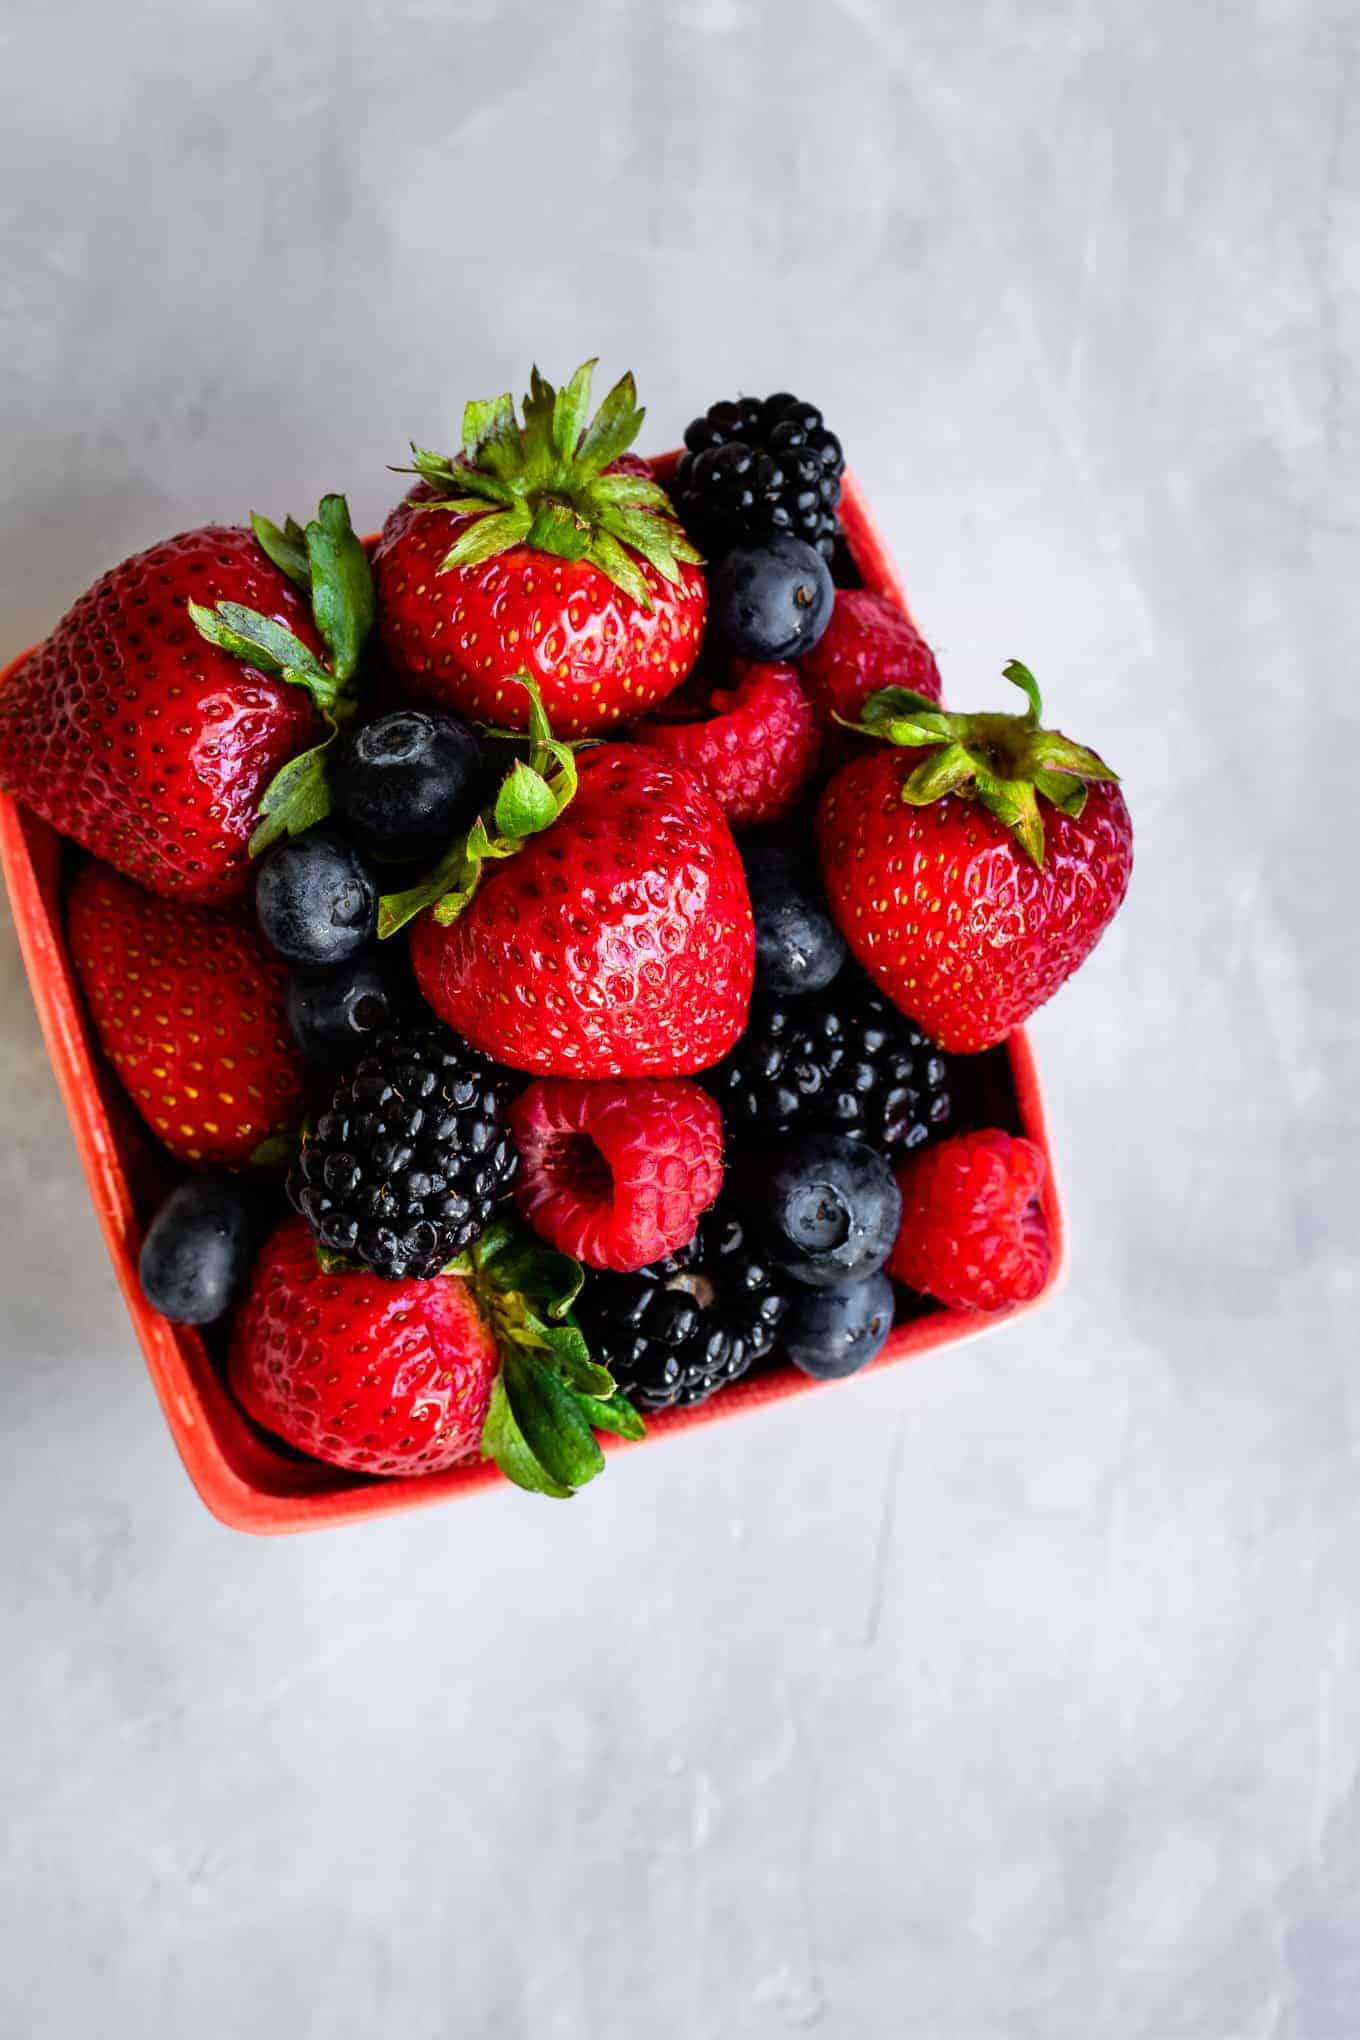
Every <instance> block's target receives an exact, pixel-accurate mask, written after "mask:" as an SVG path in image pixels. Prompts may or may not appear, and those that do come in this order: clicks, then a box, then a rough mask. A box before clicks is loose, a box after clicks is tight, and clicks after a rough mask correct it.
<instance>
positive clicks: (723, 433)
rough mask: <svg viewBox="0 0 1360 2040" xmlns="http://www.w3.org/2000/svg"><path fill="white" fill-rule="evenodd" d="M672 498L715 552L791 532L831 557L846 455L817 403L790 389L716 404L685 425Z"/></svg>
mask: <svg viewBox="0 0 1360 2040" xmlns="http://www.w3.org/2000/svg"><path fill="white" fill-rule="evenodd" d="M685 449H686V450H685V452H684V453H683V454H682V455H681V458H680V465H679V467H678V468H677V469H676V473H675V480H674V482H673V484H672V485H671V490H670V494H671V500H672V501H673V503H674V504H675V508H676V511H677V512H678V514H679V517H680V521H681V522H682V524H683V525H684V526H685V529H686V530H687V531H688V533H689V535H690V537H691V538H692V539H693V540H694V541H695V543H696V544H697V545H698V546H699V547H700V548H701V550H702V551H703V552H704V553H705V554H706V556H707V557H708V558H709V559H710V560H717V559H719V558H721V556H722V555H723V554H724V553H725V552H729V551H730V550H731V549H732V547H733V546H738V545H758V544H760V543H761V542H762V541H763V540H765V539H769V538H773V537H775V536H776V535H777V534H779V533H781V532H783V533H787V534H788V536H789V537H791V538H801V539H803V540H805V541H806V543H807V544H808V545H812V546H815V547H816V548H817V551H818V552H819V553H820V554H821V555H822V558H823V559H824V560H826V561H827V562H828V563H830V561H831V558H832V556H833V554H834V553H835V550H836V539H837V537H838V536H839V533H840V523H839V520H838V519H837V516H836V505H837V504H838V503H839V502H840V499H841V476H842V474H843V473H844V471H845V455H844V454H843V453H842V452H841V444H840V441H839V440H838V439H837V437H836V435H835V433H834V432H828V431H827V429H826V427H825V425H824V424H823V423H822V414H821V412H820V411H819V410H818V409H817V408H816V406H815V405H814V404H805V403H803V402H802V401H801V400H800V399H799V398H798V397H791V396H789V395H788V393H787V392H786V391H782V390H781V391H780V392H779V393H778V394H777V395H776V396H773V397H765V398H764V399H763V400H762V399H760V398H756V397H739V398H737V400H736V402H735V403H722V404H710V405H709V407H708V409H707V411H705V413H704V415H703V417H702V418H696V419H695V420H694V421H693V423H692V424H691V425H690V426H689V427H688V428H687V430H686V432H685Z"/></svg>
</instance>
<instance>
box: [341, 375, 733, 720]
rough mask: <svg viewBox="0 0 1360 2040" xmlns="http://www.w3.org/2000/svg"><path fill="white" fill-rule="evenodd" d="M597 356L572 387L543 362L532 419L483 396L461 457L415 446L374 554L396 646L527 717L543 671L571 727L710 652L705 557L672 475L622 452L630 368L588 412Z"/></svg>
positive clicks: (474, 708) (496, 708)
mask: <svg viewBox="0 0 1360 2040" xmlns="http://www.w3.org/2000/svg"><path fill="white" fill-rule="evenodd" d="M593 367H594V363H593V362H587V363H586V364H585V365H584V366H583V367H582V368H579V369H578V370H577V371H576V374H575V375H574V376H573V377H572V379H571V381H570V382H569V383H568V384H567V385H566V386H565V387H564V388H563V389H561V390H554V389H553V387H552V385H551V384H549V383H546V382H544V381H543V379H542V377H541V376H540V375H539V373H538V371H537V369H535V370H534V373H533V377H532V382H531V388H530V391H529V394H528V396H527V397H526V398H525V400H524V407H523V409H524V423H523V426H522V427H521V426H520V425H519V424H518V423H517V422H516V419H515V412H514V406H513V404H512V402H511V399H510V398H509V396H504V397H499V398H497V399H495V400H494V401H493V402H491V403H474V404H469V405H468V407H467V410H466V412H465V414H464V419H463V438H464V447H463V451H462V453H461V454H460V455H458V456H457V457H455V458H454V459H453V460H446V459H444V458H442V457H441V456H439V455H437V454H432V453H426V452H424V451H423V450H422V449H420V448H418V447H417V448H413V449H412V450H413V453H414V457H415V469H414V471H415V472H416V473H417V474H419V475H420V477H421V482H420V485H419V486H418V487H417V488H416V489H415V490H414V491H413V492H412V494H411V495H410V496H408V497H407V498H406V499H405V500H404V501H403V502H401V503H399V504H398V505H397V506H396V508H395V509H394V510H393V512H392V514H391V515H390V517H389V518H388V520H387V523H386V525H385V527H384V529H383V535H382V542H381V544H380V545H379V547H378V549H377V552H376V553H375V554H374V559H373V566H374V572H375V574H376V576H377V583H378V592H379V597H380V601H381V608H382V629H383V637H384V641H385V643H386V645H387V648H388V650H389V652H390V654H391V656H392V658H393V659H394V660H395V661H396V663H397V664H398V665H399V666H401V667H402V668H403V669H404V671H405V672H406V673H407V674H408V675H409V676H410V678H411V680H412V682H413V683H414V684H415V685H416V686H417V687H418V688H419V689H420V690H421V691H422V692H423V693H425V694H427V695H429V696H431V697H432V698H433V699H434V700H436V701H440V702H444V703H447V704H448V705H450V706H451V707H453V708H455V709H457V710H458V711H459V712H460V713H461V714H462V715H465V716H467V717H469V718H471V719H473V720H481V721H485V722H490V723H493V724H500V725H506V724H509V725H512V726H514V727H516V728H521V729H522V728H524V727H526V721H525V700H524V696H523V694H522V692H521V690H520V688H519V686H518V685H517V684H515V683H516V682H517V681H518V680H519V678H520V676H521V675H523V674H525V673H527V674H528V675H529V676H530V678H532V679H533V680H534V681H535V682H536V683H537V685H538V687H539V689H540V691H541V694H542V698H543V701H544V703H545V705H546V707H547V710H548V713H549V715H550V717H551V720H552V723H553V726H554V728H555V729H556V730H557V731H558V733H559V734H560V735H562V736H566V737H580V736H587V735H591V734H593V733H595V732H597V731H599V730H603V729H607V728H608V727H609V726H610V725H611V724H613V723H617V722H621V721H624V720H625V719H628V718H631V717H633V716H636V715H640V714H642V713H643V711H644V710H646V709H648V708H650V707H651V705H652V703H653V702H655V701H659V700H660V699H661V697H662V696H663V695H666V694H669V693H670V692H671V690H672V689H673V688H675V687H678V686H679V685H680V684H681V682H682V681H683V680H684V679H685V677H686V675H687V674H688V672H689V670H690V668H691V667H692V666H693V664H694V661H695V658H696V656H697V655H698V651H699V643H700V639H701V637H702V635H703V626H704V618H705V614H706V612H707V606H708V592H707V586H706V583H705V580H704V575H703V572H702V569H701V567H700V565H699V555H698V553H696V552H695V550H694V548H693V547H692V546H691V545H690V543H689V541H688V540H687V539H686V538H685V536H684V533H683V532H682V531H681V529H680V526H679V524H678V523H677V522H676V520H675V513H674V511H673V510H672V508H671V503H670V499H669V497H668V496H667V495H666V492H665V490H664V489H663V488H662V487H661V486H660V484H659V483H658V482H657V481H655V480H654V479H653V478H652V477H651V475H650V474H649V473H648V472H647V471H646V470H645V469H643V471H642V472H641V473H639V472H638V468H639V467H640V466H641V463H639V462H637V461H634V460H627V461H626V462H625V461H621V460H620V456H621V455H624V451H625V448H626V447H627V446H628V445H629V444H630V442H631V441H632V439H633V437H634V435H635V434H636V432H637V430H638V427H639V426H640V425H641V423H642V418H643V413H642V412H641V411H640V410H639V409H638V406H637V397H636V392H635V390H634V387H633V379H632V377H631V376H625V377H624V378H623V380H622V381H621V382H620V383H618V384H617V385H616V386H615V388H614V389H612V390H611V391H610V393H609V395H608V396H607V397H606V398H605V400H604V402H603V404H602V405H601V406H600V409H599V411H598V412H597V414H596V416H595V418H594V420H593V421H592V422H590V423H589V424H587V415H588V410H589V403H590V378H591V370H592V369H593Z"/></svg>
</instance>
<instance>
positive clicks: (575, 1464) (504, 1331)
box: [228, 1218, 642, 1497]
mask: <svg viewBox="0 0 1360 2040" xmlns="http://www.w3.org/2000/svg"><path fill="white" fill-rule="evenodd" d="M579 1286H580V1270H579V1269H578V1268H576V1266H575V1264H574V1263H572V1262H568V1261H565V1260H564V1259H563V1258H562V1257H561V1256H560V1255H555V1254H546V1253H545V1252H544V1251H543V1250H541V1249H539V1248H538V1247H537V1246H535V1245H532V1244H528V1243H526V1242H524V1241H523V1240H521V1239H520V1238H518V1237H517V1236H516V1235H514V1234H512V1233H511V1232H510V1230H509V1229H508V1228H507V1227H499V1228H497V1231H496V1237H495V1238H494V1239H492V1238H491V1237H490V1236H489V1235H488V1236H487V1237H485V1238H484V1239H483V1240H482V1241H481V1242H480V1243H479V1245H478V1247H477V1249H476V1250H475V1253H474V1256H473V1257H472V1259H470V1260H469V1261H468V1263H467V1264H466V1266H465V1267H459V1269H458V1270H457V1271H456V1272H450V1273H445V1274H442V1275H435V1276H433V1277H431V1278H430V1279H428V1280H426V1281H416V1280H414V1279H411V1278H408V1279H406V1280H405V1281H401V1282H385V1281H383V1280H382V1278H381V1277H380V1276H377V1275H374V1274H372V1273H371V1272H370V1271H368V1270H366V1269H353V1268H346V1267H343V1266H341V1267H329V1268H327V1267H323V1265H322V1264H321V1262H320V1261H319V1260H318V1259H317V1254H316V1248H315V1244H314V1242H313V1239H312V1235H311V1232H310V1230H309V1229H308V1227H307V1224H306V1222H305V1220H303V1219H300V1218H290V1219H289V1220H288V1221H287V1222H286V1223H285V1224H284V1225H282V1226H281V1227H280V1228H279V1230H278V1231H277V1232H276V1233H275V1234H274V1236H273V1238H272V1239H271V1240H270V1241H269V1242H268V1244H267V1245H266V1247H265V1250H264V1252H263V1254H262V1255H261V1256H260V1259H259V1261H258V1262H257V1264H256V1267H255V1271H254V1274H253V1275H252V1277H251V1280H250V1286H249V1289H248V1291H247V1294H246V1297H245V1301H244V1302H243V1304H242V1306H241V1309H240V1310H239V1312H238V1313H237V1317H236V1322H235V1324H234V1326H233V1330H232V1340H231V1353H230V1360H229V1363H228V1379H229V1381H230V1383H231V1387H232V1390H233V1392H234V1394H235V1395H236V1397H237V1400H238V1401H239V1402H240V1403H241V1405H242V1407H243V1408H244V1410H245V1411H246V1414H247V1415H248V1416H251V1417H253V1418H254V1419H255V1421H256V1423H257V1424H261V1425H263V1427H264V1428H265V1430H267V1431H272V1432H274V1433H275V1435H276V1436H278V1437H280V1438H283V1439H285V1440H286V1441H287V1442H288V1444H290V1445H292V1446H295V1447H296V1448H297V1450H298V1451H300V1452H307V1453H310V1454H311V1455H312V1456H313V1458H316V1459H324V1460H326V1461H327V1462H328V1463H329V1464H330V1465H332V1466H342V1467H344V1468H346V1469H347V1470H348V1471H350V1472H352V1473H368V1474H421V1473H443V1472H445V1471H447V1469H448V1468H449V1467H451V1466H458V1465H460V1464H462V1463H463V1462H464V1461H466V1460H470V1459H474V1458H475V1457H476V1456H477V1454H478V1453H479V1452H480V1453H481V1456H482V1457H483V1458H487V1459H492V1458H494V1459H495V1460H496V1461H497V1463H498V1464H499V1465H500V1466H501V1468H502V1470H503V1471H504V1472H505V1473H506V1475H507V1476H508V1477H509V1478H510V1479H511V1480H513V1481H514V1482H515V1483H516V1485H518V1486H520V1487H524V1488H528V1489H530V1490H532V1491H533V1492H536V1493H539V1494H548V1495H556V1496H559V1497H564V1496H566V1495H569V1494H570V1493H571V1492H572V1491H573V1490H574V1489H575V1488H578V1487H580V1486H583V1485H584V1483H585V1482H586V1481H588V1480H591V1479H593V1478H594V1476H595V1475H596V1474H597V1473H598V1472H599V1471H600V1469H601V1467H602V1466H603V1464H604V1460H603V1456H602V1454H601V1452H600V1448H599V1446H598V1444H597V1443H596V1441H595V1437H594V1432H595V1430H597V1429H598V1430H608V1431H615V1432H617V1433H619V1435H620V1436H623V1437H629V1438H636V1437H640V1436H641V1435H642V1424H641V1421H640V1419H639V1418H638V1416H637V1415H636V1413H635V1412H634V1410H633V1409H632V1407H631V1405H630V1404H629V1403H628V1402H627V1401H626V1400H625V1399H624V1397H622V1396H621V1395H618V1394H616V1392H615V1390H614V1382H613V1377H612V1376H611V1375H610V1374H609V1373H608V1372H607V1370H606V1369H604V1368H602V1367H596V1366H595V1365H594V1364H593V1362H592V1361H591V1360H590V1358H589V1355H588V1353H587V1351H586V1346H585V1340H584V1339H583V1338H582V1336H581V1333H580V1332H579V1330H578V1329H577V1328H576V1326H575V1325H574V1324H573V1323H572V1321H571V1319H570V1317H569V1315H567V1305H569V1303H570V1301H571V1298H572V1296H574V1294H575V1292H576V1290H577V1289H578V1288H579Z"/></svg>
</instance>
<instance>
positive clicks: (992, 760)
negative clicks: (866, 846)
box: [836, 659, 1119, 866]
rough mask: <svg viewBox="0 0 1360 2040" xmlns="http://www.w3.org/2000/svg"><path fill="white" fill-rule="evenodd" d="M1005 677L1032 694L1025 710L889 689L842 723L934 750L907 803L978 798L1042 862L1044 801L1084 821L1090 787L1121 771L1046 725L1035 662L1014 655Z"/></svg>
mask: <svg viewBox="0 0 1360 2040" xmlns="http://www.w3.org/2000/svg"><path fill="white" fill-rule="evenodd" d="M1005 675H1006V678H1007V679H1008V680H1009V681H1011V682H1012V683H1013V684H1014V685H1015V686H1016V687H1018V688H1019V689H1020V691H1021V692H1022V693H1023V695H1024V696H1025V702H1026V706H1025V711H1024V713H1023V714H1021V715H1006V714H999V713H997V712H995V711H991V710H985V711H982V712H981V713H978V714H975V715H959V714H957V713H956V712H955V711H954V710H952V709H945V708H941V707H940V706H939V704H938V703H937V702H933V701H929V700H927V699H926V697H925V696H924V695H922V694H915V693H913V692H912V691H911V690H910V689H909V688H905V687H884V688H882V689H880V691H879V692H878V693H877V694H872V695H870V697H869V699H868V700H867V701H866V702H865V704H864V706H863V709H862V710H861V716H860V721H859V722H857V723H856V722H845V718H844V717H841V716H838V717H837V718H836V720H837V721H838V722H844V723H845V727H846V728H847V729H852V730H858V731H859V732H860V733H861V734H862V735H864V736H870V737H878V738H881V739H882V740H883V741H884V742H885V743H889V744H898V745H901V746H904V747H905V748H907V749H912V750H924V751H927V752H928V753H929V755H928V756H927V757H925V758H923V759H922V760H921V762H920V763H919V764H917V765H915V766H914V767H913V768H912V770H911V772H910V773H909V774H908V775H907V777H906V779H905V780H904V782H903V785H902V798H903V800H904V801H907V802H909V803H910V804H911V805H912V806H914V807H925V806H928V805H929V804H930V803H931V802H934V801H938V800H945V799H947V798H949V797H950V796H951V795H952V796H955V797H957V798H959V799H962V800H975V801H977V802H978V803H979V804H980V805H981V806H982V807H985V808H986V809H987V811H988V812H989V813H990V814H993V815H995V816H996V818H997V820H998V821H999V822H1002V823H1003V824H1004V825H1005V827H1006V828H1008V829H1009V830H1010V831H1011V832H1012V834H1013V835H1014V837H1015V839H1016V842H1017V843H1018V844H1019V845H1020V848H1021V849H1022V850H1023V851H1024V853H1025V855H1026V856H1027V857H1028V858H1029V859H1030V861H1031V862H1032V863H1034V864H1036V865H1039V866H1042V864H1043V861H1044V817H1043V808H1042V806H1041V804H1040V803H1041V802H1042V801H1046V802H1047V803H1048V804H1049V806H1051V807H1055V808H1057V809H1058V810H1059V812H1060V813H1062V814H1064V815H1067V816H1068V817H1069V818H1070V819H1071V820H1073V821H1079V820H1080V819H1081V816H1082V813H1083V811H1084V809H1085V807H1086V801H1087V794H1088V789H1089V787H1090V786H1091V785H1098V784H1101V783H1102V782H1104V783H1111V784H1112V783H1115V782H1117V780H1118V777H1119V775H1118V773H1117V772H1112V771H1111V770H1110V768H1109V766H1108V765H1107V764H1106V763H1105V761H1104V759H1103V758H1101V757H1099V756H1098V755H1097V753H1096V752H1094V751H1089V750H1087V748H1086V747H1085V745H1084V744H1074V743H1073V742H1072V740H1071V738H1070V737H1065V736H1064V735H1063V734H1062V732H1061V730H1046V729H1044V728H1043V727H1042V724H1041V721H1040V718H1041V717H1042V715H1043V702H1042V699H1041V697H1040V694H1039V685H1038V682H1037V681H1036V680H1035V678H1034V675H1033V674H1032V673H1031V672H1030V670H1029V667H1028V666H1024V665H1022V664H1021V663H1020V661H1019V660H1018V659H1012V660H1011V661H1010V662H1009V664H1008V665H1007V666H1006V668H1005Z"/></svg>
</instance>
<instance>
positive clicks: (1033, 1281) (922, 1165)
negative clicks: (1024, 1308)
mask: <svg viewBox="0 0 1360 2040" xmlns="http://www.w3.org/2000/svg"><path fill="white" fill-rule="evenodd" d="M1043 1181H1044V1157H1043V1153H1042V1151H1041V1150H1040V1149H1039V1148H1037V1147H1036V1146H1035V1145H1034V1142H1033V1141H1032V1140H1017V1139H1016V1138H1015V1137H1014V1136H1013V1135H1011V1134H1009V1133H1001V1132H999V1131H998V1130H997V1129H996V1128H995V1127H989V1128H987V1129H986V1130H985V1131H984V1132H982V1133H960V1134H956V1135H955V1137H954V1138H953V1139H952V1140H945V1141H941V1142H940V1144H939V1145H938V1146H937V1147H931V1148H926V1149H925V1150H924V1151H923V1152H922V1153H921V1154H918V1155H914V1156H913V1157H912V1159H911V1160H910V1161H909V1162H906V1163H904V1165H903V1166H902V1167H901V1168H900V1169H899V1170H898V1172H897V1187H898V1189H899V1190H900V1191H901V1192H902V1224H901V1228H900V1230H899V1231H898V1235H897V1242H896V1244H895V1246H894V1247H893V1250H892V1253H891V1255H890V1256H889V1259H888V1271H889V1273H890V1274H892V1275H895V1276H896V1278H897V1280H898V1281H899V1282H905V1283H906V1284H907V1286H908V1288H911V1289H919V1290H921V1291H922V1292H923V1293H924V1294H925V1295H927V1296H934V1297H938V1299H939V1301H940V1302H941V1303H945V1304H948V1305H949V1306H950V1308H951V1309H953V1310H1005V1309H1006V1308H1007V1307H1008V1306H1009V1305H1011V1304H1016V1303H1028V1302H1030V1300H1031V1299H1032V1298H1033V1297H1036V1296H1037V1295H1038V1294H1039V1291H1040V1290H1041V1289H1042V1288H1043V1286H1044V1284H1045V1283H1046V1282H1047V1280H1048V1276H1049V1270H1050V1268H1051V1267H1052V1265H1053V1249H1052V1245H1051V1243H1050V1241H1049V1237H1048V1222H1047V1220H1046V1219H1045V1217H1044V1214H1043V1209H1042V1207H1041V1205H1040V1203H1039V1193H1040V1190H1041V1189H1042V1187H1043Z"/></svg>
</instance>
